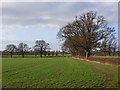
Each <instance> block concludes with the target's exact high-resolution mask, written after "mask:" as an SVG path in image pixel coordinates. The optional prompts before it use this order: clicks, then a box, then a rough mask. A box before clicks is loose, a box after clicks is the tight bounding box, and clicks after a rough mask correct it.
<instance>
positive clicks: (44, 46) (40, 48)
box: [34, 40, 49, 57]
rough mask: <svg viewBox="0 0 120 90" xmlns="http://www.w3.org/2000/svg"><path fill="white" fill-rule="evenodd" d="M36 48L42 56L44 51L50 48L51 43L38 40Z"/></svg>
mask: <svg viewBox="0 0 120 90" xmlns="http://www.w3.org/2000/svg"><path fill="white" fill-rule="evenodd" d="M34 48H35V49H36V50H37V51H39V54H40V57H42V55H43V52H45V51H46V49H48V48H49V43H46V42H45V41H44V40H37V41H36V42H35V46H34Z"/></svg>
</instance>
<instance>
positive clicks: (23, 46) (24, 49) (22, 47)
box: [18, 43, 29, 58]
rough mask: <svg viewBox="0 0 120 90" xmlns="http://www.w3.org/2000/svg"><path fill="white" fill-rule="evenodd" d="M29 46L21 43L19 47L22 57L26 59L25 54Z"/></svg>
mask: <svg viewBox="0 0 120 90" xmlns="http://www.w3.org/2000/svg"><path fill="white" fill-rule="evenodd" d="M28 49H29V48H28V45H27V44H25V43H20V44H19V45H18V51H19V52H20V53H21V54H22V57H23V58H24V55H25V52H26V51H27V50H28Z"/></svg>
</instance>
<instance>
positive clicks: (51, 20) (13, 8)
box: [2, 2, 117, 26]
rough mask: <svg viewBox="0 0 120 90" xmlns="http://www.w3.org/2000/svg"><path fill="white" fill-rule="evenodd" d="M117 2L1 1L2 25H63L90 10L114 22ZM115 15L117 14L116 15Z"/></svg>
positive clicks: (115, 20)
mask: <svg viewBox="0 0 120 90" xmlns="http://www.w3.org/2000/svg"><path fill="white" fill-rule="evenodd" d="M116 5H117V3H110V2H107V3H102V2H101V3H96V2H94V3H93V2H91V3H90V2H66V3H65V2H64V3H63V2H19V3H9V5H8V4H7V3H3V7H2V11H3V13H2V14H3V25H13V26H14V25H21V26H34V25H40V24H44V25H47V24H53V25H55V26H56V25H58V26H60V25H63V24H65V23H67V22H69V21H71V20H73V19H74V17H75V16H76V15H80V14H82V13H83V12H87V11H90V10H93V11H97V12H98V15H99V14H101V15H103V16H105V18H106V19H107V20H108V22H109V23H116V22H117V19H115V16H116V15H117V6H116ZM116 17H117V16H116Z"/></svg>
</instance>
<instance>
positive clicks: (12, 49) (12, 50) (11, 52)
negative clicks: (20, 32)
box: [6, 44, 17, 58]
mask: <svg viewBox="0 0 120 90" xmlns="http://www.w3.org/2000/svg"><path fill="white" fill-rule="evenodd" d="M16 49H17V47H16V46H15V45H14V44H9V45H7V46H6V50H7V51H8V52H10V56H11V58H12V55H13V52H15V51H16Z"/></svg>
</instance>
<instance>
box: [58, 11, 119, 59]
mask: <svg viewBox="0 0 120 90" xmlns="http://www.w3.org/2000/svg"><path fill="white" fill-rule="evenodd" d="M114 32H115V29H114V28H112V27H108V25H107V21H106V20H105V18H104V17H103V16H97V13H96V12H93V11H89V12H87V13H83V14H82V15H80V16H79V17H77V16H76V19H75V20H74V21H72V22H70V23H68V24H67V25H65V26H63V27H62V28H61V29H60V31H59V32H58V37H59V38H60V39H61V40H63V41H64V43H63V46H62V47H64V48H66V50H68V51H69V52H71V53H72V55H79V56H81V55H82V56H86V58H88V57H90V55H91V51H94V50H99V51H102V52H104V53H105V55H106V53H107V52H108V53H109V55H111V53H112V52H113V53H114V52H115V51H116V48H117V42H116V38H115V33H114Z"/></svg>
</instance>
